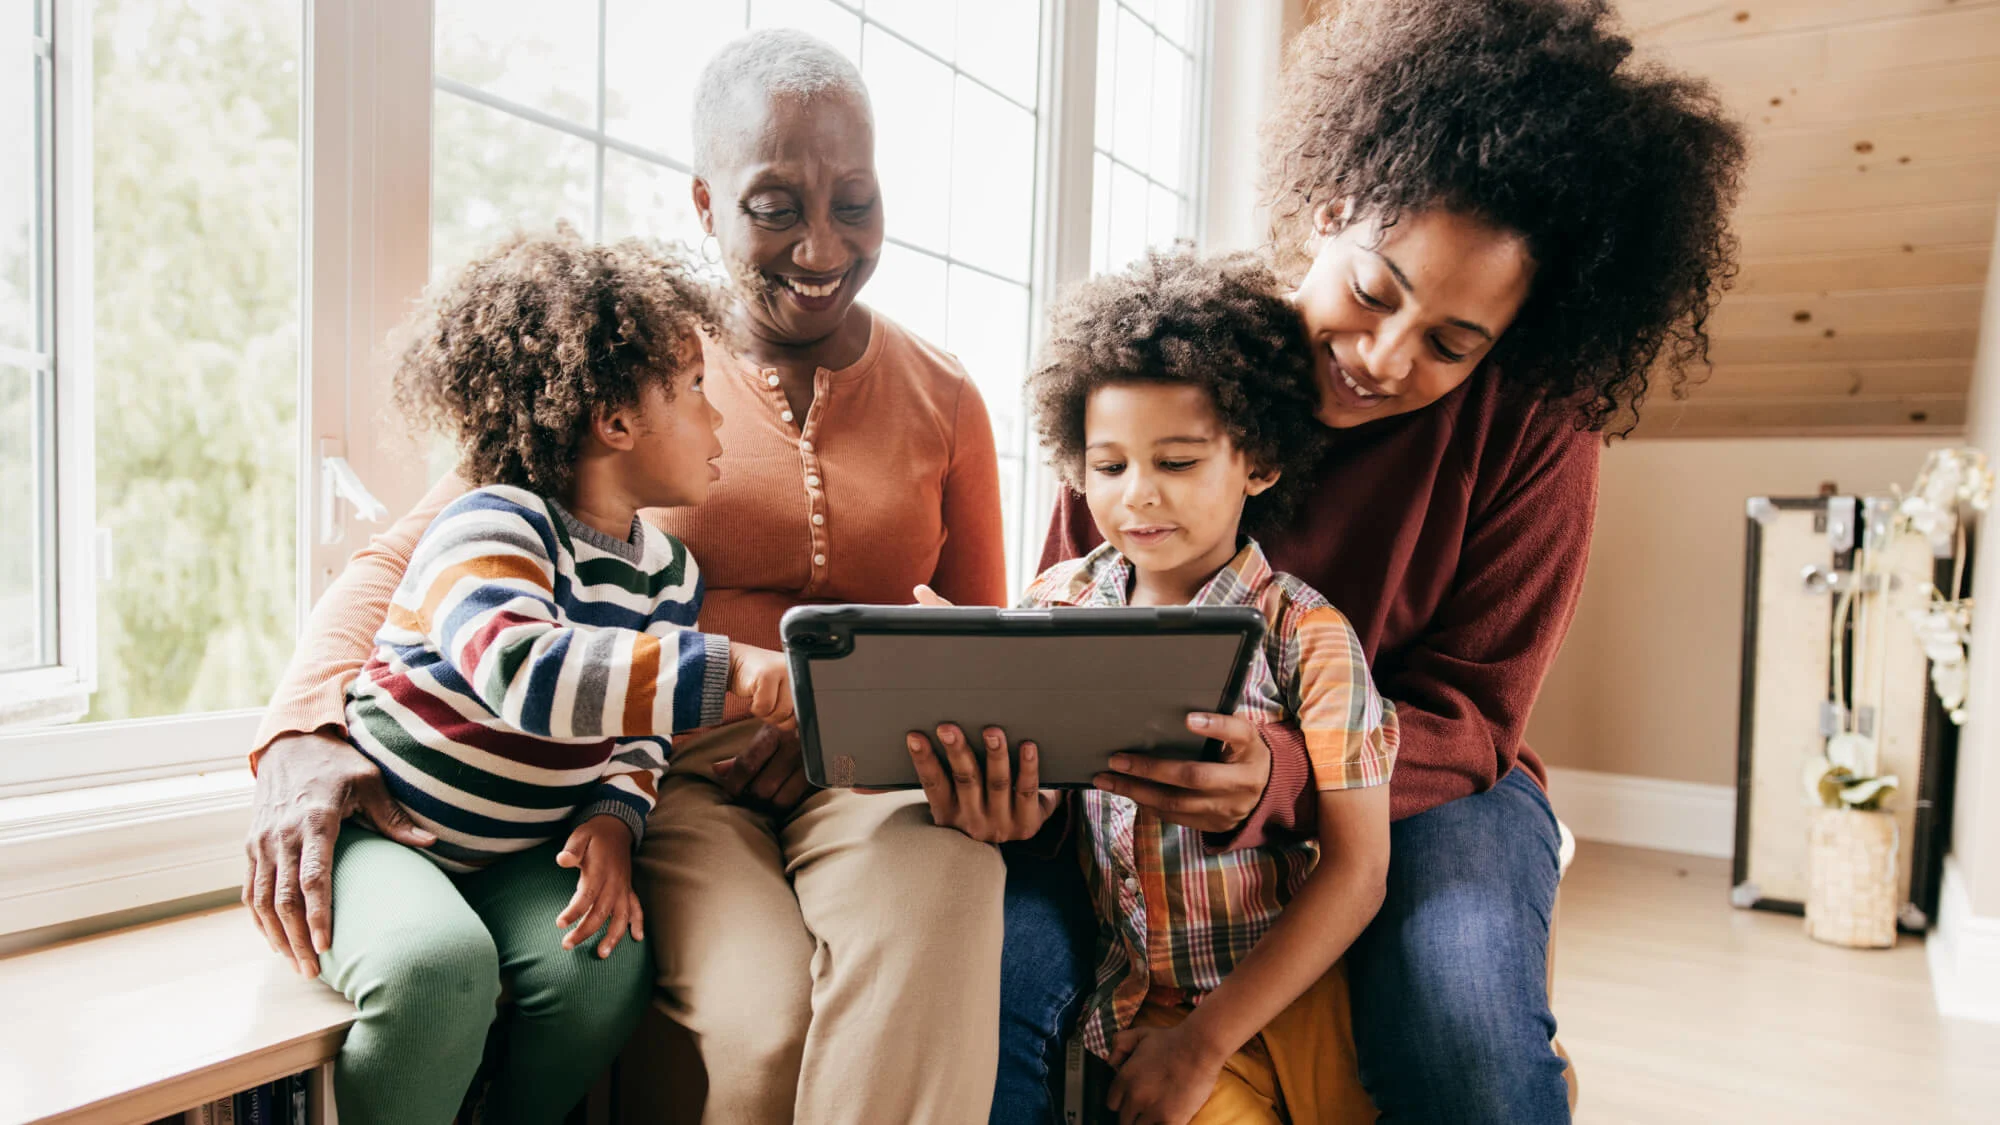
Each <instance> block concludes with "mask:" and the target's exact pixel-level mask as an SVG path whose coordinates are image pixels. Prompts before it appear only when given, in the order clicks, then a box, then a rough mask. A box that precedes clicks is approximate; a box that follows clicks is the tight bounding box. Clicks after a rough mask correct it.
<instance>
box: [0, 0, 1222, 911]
mask: <svg viewBox="0 0 2000 1125" xmlns="http://www.w3.org/2000/svg"><path fill="white" fill-rule="evenodd" d="M1247 8H1248V6H1242V7H1241V8H1239V7H1238V6H1233V5H1232V6H1220V7H1219V6H1216V5H1212V4H1210V3H1208V2H1206V0H431V2H429V3H426V2H425V0H310V3H308V2H307V0H24V2H23V3H18V4H12V5H8V6H7V12H8V14H7V15H6V16H0V58H3V59H4V60H5V61H4V65H0V529H4V532H0V934H5V933H8V932H12V931H17V930H21V929H27V928H33V927H37V926H45V925H51V924H55V923H58V922H63V921H66V920H69V919H74V918H80V917H85V916H88V915H92V914H102V913H106V912H108V911H112V910H119V909H124V908H127V907H133V906H137V905H140V904H142V903H152V902H161V901H166V900H168V899H172V898H175V897H179V896H186V895H195V894H207V893H211V892H213V891H214V890H216V889H217V888H219V887H224V886H227V885H229V883H230V882H232V881H233V880H235V879H238V878H240V876H241V867H242V849H241V846H240V840H241V835H242V832H243V830H244V826H245V824H246V823H247V811H248V803H249V799H250V798H249V785H248V781H247V778H245V777H244V776H243V774H242V772H241V770H240V763H241V762H242V754H243V752H244V750H245V749H247V747H248V743H249V740H250V735H251V731H252V729H253V728H254V725H255V723H256V721H257V719H258V717H259V716H258V712H257V710H256V708H257V707H258V706H259V705H260V704H261V703H262V702H263V701H264V700H265V698H266V697H267V696H268V694H269V692H270V690H271V687H272V685H273V682H274V681H275V679H276V678H277V676H278V675H279V674H280V673H281V670H282V668H283V666H284V662H285V659H286V656H287V654H288V652H289V650H290V648H291V646H292V644H293V642H294V640H295V634H296V630H297V627H298V623H299V622H300V621H301V620H302V614H303V611H304V609H305V607H306V603H307V602H308V600H309V599H310V597H311V596H312V595H313V594H314V593H315V592H317V591H318V590H320V589H322V588H323V587H324V585H325V583H327V582H328V581H330V580H331V579H332V578H333V577H334V575H335V574H336V573H337V572H338V570H339V567H340V566H341V565H342V562H343V560H344V559H345V558H346V557H347V555H348V554H349V553H351V552H352V551H353V550H354V549H356V548H357V547H359V546H361V545H362V543H363V542H365V540H366V537H367V535H368V534H369V532H370V531H372V530H377V529H379V526H380V525H379V524H374V525H371V524H370V523H369V522H367V521H368V519H370V518H381V517H382V516H384V515H390V514H394V513H397V512H400V511H402V510H403V509H404V508H405V507H407V505H409V504H410V503H412V502H413V501H414V500H415V499H416V497H417V496H418V495H420V494H421V491H422V488H423V484H424V480H423V464H422V456H421V451H420V450H418V449H416V448H415V447H414V446H412V445H411V444H410V443H409V442H408V441H407V440H405V438H404V437H402V436H400V435H401V434H402V432H403V430H404V429H405V428H404V427H402V426H401V425H400V424H399V423H398V422H397V421H396V420H395V419H394V418H393V416H391V415H390V414H389V413H387V400H388V397H389V396H388V394H387V393H386V392H387V388H388V384H389V376H390V370H389V365H390V362H391V360H390V357H388V356H387V355H386V354H385V352H384V349H383V347H382V345H383V343H384V340H385V338H386V336H387V334H388V333H389V331H390V329H391V328H392V326H393V325H394V324H395V323H396V322H398V321H399V320H401V319H402V318H403V317H405V316H406V315H407V314H408V311H409V309H410V306H411V302H412V300H413V298H415V297H416V296H417V292H418V290H419V289H421V287H422V285H423V282H424V279H425V277H426V275H427V274H428V275H429V276H432V277H435V276H437V275H439V274H442V273H444V272H447V271H449V270H451V269H454V268H456V267H457V266H458V265H460V264H461V263H463V262H464V261H465V260H466V258H467V257H468V256H470V255H472V254H473V253H476V252H477V250H478V249H479V248H480V247H481V246H483V245H485V244H487V243H488V242H490V241H491V240H492V239H494V238H496V237H498V236H500V235H501V234H503V233H505V232H506V231H507V230H509V229H510V228H513V227H516V226H519V227H523V228H545V227H547V226H549V225H551V224H552V223H554V222H555V221H556V220H558V219H566V220H568V221H569V222H571V223H572V224H574V225H575V226H577V228H578V229H580V230H582V231H584V232H586V233H587V234H590V235H592V236H594V237H600V238H614V237H619V236H622V235H628V234H636V235H645V236H659V237H678V238H682V239H687V240H689V241H693V240H694V239H695V238H696V236H697V234H698V231H697V229H696V227H695V222H694V215H693V212H692V205H691V202H690V201H689V198H688V194H689V186H690V179H689V177H690V167H689V163H690V161H689V157H690V147H691V146H690V142H689V136H688V118H689V112H690V109H691V106H690V100H691V94H692V89H693V85H694V81H695V78H696V75H697V74H698V72H699V70H700V68H701V65H702V64H703V62H705V61H706V59H707V58H708V57H709V56H710V55H711V54H712V53H713V52H714V50H715V49H716V48H717V47H718V46H720V45H721V44H722V43H724V42H726V41H727V40H729V39H730V38H732V37H734V36H736V35H739V34H741V33H742V32H743V31H744V30H745V29H746V28H751V27H757V26H768V25H786V26H796V27H801V28H805V29H807V30H810V31H812V32H813V33H815V34H817V35H819V36H820V37H821V38H823V39H826V40H827V41H829V42H831V43H833V44H834V45H835V46H837V47H838V48H839V49H840V50H842V51H845V52H847V53H848V54H849V55H850V56H851V57H852V58H854V59H855V60H856V62H857V63H858V64H859V66H860V68H861V71H862V73H863V75H864V76H865V78H866V79H867V81H868V84H869V86H870V88H871V90H872V92H873V94H874V99H875V107H876V115H877V121H878V136H877V157H878V162H879V165H880V169H881V174H882V179H883V188H884V198H885V205H886V209H887V217H888V235H889V244H888V246H887V248H886V250H885V251H884V256H883V260H882V262H881V265H880V267H879V269H878V271H877V273H876V274H875V276H874V278H873V279H872V280H871V282H870V285H869V289H868V292H867V293H866V294H865V299H866V300H867V301H869V302H870V303H871V304H872V305H875V306H876V307H878V308H880V309H881V310H883V311H884V312H885V313H887V314H888V315H890V316H893V317H895V318H896V319H898V320H900V321H902V322H903V323H904V324H906V325H907V326H908V327H909V328H911V329H912V330H913V331H915V332H917V333H919V334H921V335H923V336H925V337H927V338H929V339H931V340H933V341H935V342H937V343H940V344H942V345H943V346H945V347H947V348H949V349H950V350H952V351H953V352H955V353H956V354H957V355H958V356H959V358H960V359H961V360H962V361H963V362H964V363H965V366H966V368H967V369H968V370H969V371H970V372H971V374H972V377H973V378H974V379H975V380H976V381H977V382H978V383H979V385H980V387H981V389H982V391H983V392H984V394H985V397H986V399H987V402H988V403H989V405H990V407H991V411H992V414H993V419H994V423H995V427H996V430H997V437H998V438H999V444H1000V449H1001V454H1002V463H1003V473H1004V477H1003V483H1004V488H1005V490H1006V491H1005V506H1006V509H1005V511H1006V519H1007V522H1008V527H1009V531H1010V534H1009V536H1008V542H1009V544H1010V550H1009V569H1010V581H1011V583H1012V584H1013V585H1015V586H1016V587H1018V586H1019V584H1020V582H1021V581H1022V579H1023V578H1024V577H1025V575H1024V573H1023V572H1024V570H1025V569H1026V568H1027V567H1028V566H1030V565H1032V563H1033V562H1034V559H1035V553H1036V550H1037V548H1038V545H1039V541H1040V535H1039V534H1038V532H1039V527H1038V526H1035V525H1037V524H1038V523H1039V520H1040V519H1041V518H1042V517H1043V515H1044V514H1045V513H1046V511H1047V503H1048V502H1049V500H1050V499H1051V498H1052V496H1053V491H1052V487H1051V481H1050V479H1049V478H1048V476H1047V474H1046V473H1045V472H1042V471H1040V470H1039V469H1038V468H1037V466H1038V464H1039V462H1040V461H1041V457H1040V456H1039V453H1038V451H1036V450H1035V449H1034V448H1033V446H1032V444H1031V441H1032V439H1031V437H1030V435H1029V434H1028V433H1027V432H1026V430H1027V427H1026V426H1025V424H1024V419H1023V410H1022V404H1021V394H1020V390H1021V383H1022V379H1023V377H1024V375H1025V373H1026V369H1027V366H1028V363H1029V353H1030V350H1031V347H1032V345H1033V342H1034V340H1035V336H1036V332H1037V331H1038V328H1039V324H1040V320H1041V317H1040V310H1041V309H1042V307H1043V306H1044V305H1045V304H1046V303H1047V301H1048V300H1049V298H1050V297H1051V296H1052V294H1053V292H1054V290H1055V288H1056V287H1058V286H1059V285H1061V284H1064V283H1067V282H1069V281H1072V280H1075V279H1077V278H1080V277H1083V276H1085V275H1087V274H1088V273H1089V272H1091V271H1092V270H1094V269H1095V270H1102V269H1107V268H1118V267H1119V266H1121V265H1123V264H1124V263H1125V262H1127V261H1129V260H1131V258H1133V257H1134V256H1136V255H1137V254H1138V253H1139V252H1141V250H1143V248H1144V247H1146V246H1148V245H1155V244H1160V243H1164V242H1168V241H1171V240H1173V239H1174V238H1177V237H1187V236H1192V235H1194V234H1196V233H1197V232H1196V216H1197V215H1199V214H1200V213H1201V208H1202V205H1203V199H1202V196H1203V189H1202V185H1201V177H1200V176H1199V175H1198V170H1199V169H1200V168H1201V167H1202V166H1203V164H1204V160H1205V157H1204V155H1203V149H1204V147H1205V144H1204V140H1205V138H1204V132H1205V130H1206V124H1205V121H1204V112H1203V109H1202V106H1203V104H1204V98H1203V96H1202V90H1203V89H1204V88H1205V86H1206V85H1207V83H1208V81H1209V79H1208V78H1207V68H1208V63H1207V50H1208V48H1207V46H1206V44H1207V40H1208V34H1209V31H1208V29H1209V25H1210V22H1211V20H1212V19H1224V18H1227V19H1231V20H1238V21H1241V20H1243V19H1244V18H1245V17H1244V16H1243V14H1242V13H1243V11H1244V10H1247ZM1224 12H1226V13H1228V15H1226V16H1225V15H1223V14H1222V13H1224ZM425 108H428V109H429V111H430V112H429V113H425V112H423V110H424V109H425ZM426 189H428V190H426ZM427 235H428V237H426V236H427ZM371 492H372V493H373V494H374V495H373V496H370V493H371ZM378 498H379V500H380V503H378V502H377V499H378ZM77 720H82V721H77ZM49 724H62V727H61V729H54V730H52V729H49ZM203 771H207V772H203ZM119 783H130V784H119ZM83 833H90V834H93V835H91V837H90V839H91V840H92V841H93V843H92V844H91V845H90V846H85V847H77V846H75V841H76V840H78V839H79V838H81V837H80V834H83ZM105 833H109V834H110V835H104V834H105Z"/></svg>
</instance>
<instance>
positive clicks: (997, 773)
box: [908, 723, 1062, 844]
mask: <svg viewBox="0 0 2000 1125" xmlns="http://www.w3.org/2000/svg"><path fill="white" fill-rule="evenodd" d="M936 733H937V740H938V743H939V744H940V745H942V746H943V747H944V755H943V757H944V761H943V762H942V763H941V762H940V761H939V760H938V759H939V756H938V753H937V752H936V751H935V750H933V749H932V747H931V740H930V739H929V738H926V737H925V736H924V735H922V734H920V733H918V732H916V731H911V732H910V734H909V739H908V742H909V748H910V764H911V765H912V766H914V767H915V769H916V771H917V780H918V781H919V782H921V783H922V784H923V787H924V796H925V798H927V799H928V800H929V801H930V805H931V819H932V820H934V821H936V822H937V823H939V824H941V825H944V826H945V827H947V828H956V829H958V830H959V831H960V832H963V833H965V834H966V835H967V836H970V837H972V838H973V839H975V840H984V841H986V842H987V843H990V844H1004V843H1006V842H1007V841H1009V840H1027V839H1032V838H1033V837H1034V835H1035V833H1037V832H1040V831H1041V830H1042V825H1043V824H1046V823H1047V822H1048V819H1049V817H1050V816H1052V815H1054V814H1055V811H1056V809H1057V808H1058V807H1059V806H1060V805H1061V804H1062V794H1061V793H1058V792H1056V791H1055V790H1052V789H1043V788H1041V775H1040V765H1039V760H1038V759H1039V755H1038V753H1037V751H1036V748H1035V744H1034V743H1032V742H1023V743H1022V744H1021V774H1020V776H1019V777H1018V778H1016V777H1015V776H1013V774H1014V769H1013V765H1012V763H1011V762H1010V760H1009V757H1008V754H1007V734H1006V732H1005V731H1002V730H1001V729H1000V728H998V727H987V728H986V730H985V731H984V732H982V735H981V737H982V741H984V743H985V752H984V754H975V753H974V752H973V750H972V748H971V747H969V746H967V745H966V740H965V735H964V733H963V732H961V731H960V730H959V729H958V727H957V726H955V725H953V724H950V723H946V724H945V725H943V726H941V727H939V728H938V729H937V732H936Z"/></svg>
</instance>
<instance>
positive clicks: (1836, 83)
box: [1697, 58, 2000, 128]
mask: <svg viewBox="0 0 2000 1125" xmlns="http://www.w3.org/2000/svg"><path fill="white" fill-rule="evenodd" d="M1697 73H1705V72H1700V71H1697ZM1707 76H1708V77H1710V78H1711V79H1712V80H1714V81H1716V82H1717V84H1718V85H1717V90H1718V93H1719V94H1720V96H1721V97H1722V99H1723V103H1724V104H1725V105H1727V106H1728V107H1729V108H1730V109H1731V110H1733V111H1734V112H1735V113H1737V114H1738V115H1739V116H1740V117H1741V118H1742V120H1743V121H1744V123H1745V124H1746V125H1749V126H1751V127H1753V128H1756V127H1762V126H1770V127H1774V128H1779V127H1792V128H1845V127H1846V126H1848V125H1849V124H1851V123H1856V122H1874V121H1876V120H1878V119H1882V118H1894V117H1908V116H1909V115H1912V114H1931V113H1936V114H1952V113H1969V112H1978V111H1982V110H1987V109H1991V108H1993V107H1994V106H1996V105H2000V65H1996V60H1995V59H1990V58H1980V59H1969V60H1965V61H1963V62H1956V63H1946V64H1942V65H1937V66H1927V67H1917V68H1915V69H1912V70H1887V71H1878V72H1876V73H1873V74H1865V75H1859V76H1856V77H1852V78H1841V79H1829V78H1825V77H1803V76H1799V75H1791V74H1785V73H1783V72H1781V71H1777V70H1767V71H1765V72H1763V73H1756V72H1754V71H1753V72H1751V73H1749V74H1748V75H1743V76H1738V77H1737V78H1735V79H1731V80H1725V79H1724V78H1723V76H1720V75H1707Z"/></svg>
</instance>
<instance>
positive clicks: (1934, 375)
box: [1689, 359, 1972, 402]
mask: <svg viewBox="0 0 2000 1125" xmlns="http://www.w3.org/2000/svg"><path fill="white" fill-rule="evenodd" d="M1971 381H1972V361H1971V360H1969V359H1947V360H1889V361H1876V362H1868V363H1739V364H1729V365H1725V366H1720V367H1716V368H1714V369H1712V370H1710V371H1709V372H1708V374H1707V376H1706V377H1705V378H1703V379H1701V381H1700V382H1699V383H1696V384H1694V385H1692V386H1691V387H1690V388H1689V395H1690V397H1691V398H1692V399H1694V400H1696V401H1701V402H1707V401H1711V400H1714V399H1718V398H1727V399H1742V398H1771V397H1784V396H1799V397H1804V398H1854V397H1861V396H1879V395H1946V396H1954V395H1955V396H1960V397H1963V396H1964V395H1965V393H1966V391H1967V389H1968V387H1969V386H1970V385H1971Z"/></svg>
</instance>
